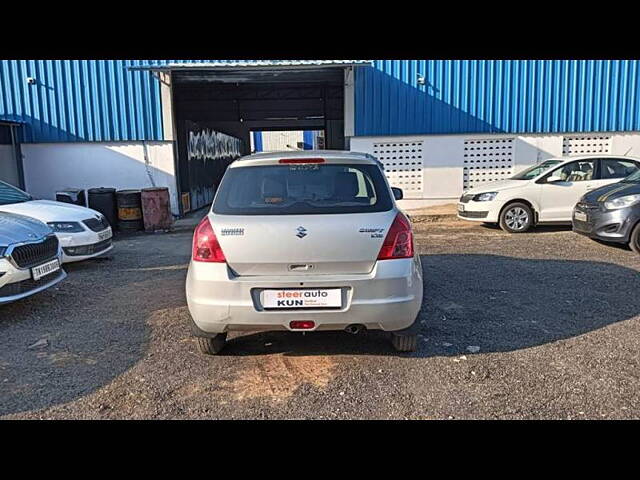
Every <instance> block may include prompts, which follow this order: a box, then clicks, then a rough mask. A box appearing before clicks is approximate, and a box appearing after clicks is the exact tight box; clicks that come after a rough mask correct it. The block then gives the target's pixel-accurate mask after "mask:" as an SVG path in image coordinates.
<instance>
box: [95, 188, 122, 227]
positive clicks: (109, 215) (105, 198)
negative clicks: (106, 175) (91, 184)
mask: <svg viewBox="0 0 640 480" xmlns="http://www.w3.org/2000/svg"><path fill="white" fill-rule="evenodd" d="M88 193H89V208H92V209H94V210H97V211H98V212H100V213H101V214H102V215H104V216H105V218H106V219H107V221H108V222H109V224H110V225H111V228H115V227H116V224H117V222H118V211H117V210H116V189H115V188H105V187H101V188H90V189H89V190H88Z"/></svg>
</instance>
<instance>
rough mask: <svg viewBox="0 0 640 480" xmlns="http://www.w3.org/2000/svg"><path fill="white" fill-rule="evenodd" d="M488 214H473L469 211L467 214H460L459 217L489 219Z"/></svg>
mask: <svg viewBox="0 0 640 480" xmlns="http://www.w3.org/2000/svg"><path fill="white" fill-rule="evenodd" d="M488 214H489V212H471V211H468V210H467V211H465V212H458V215H460V216H461V217H466V218H487V215H488Z"/></svg>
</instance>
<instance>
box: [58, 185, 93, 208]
mask: <svg viewBox="0 0 640 480" xmlns="http://www.w3.org/2000/svg"><path fill="white" fill-rule="evenodd" d="M56 202H63V203H72V204H74V205H80V206H82V207H86V206H87V202H86V199H85V195H84V190H82V189H79V188H65V189H64V190H58V191H57V192H56Z"/></svg>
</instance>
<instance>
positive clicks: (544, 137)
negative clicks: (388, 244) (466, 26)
mask: <svg viewBox="0 0 640 480" xmlns="http://www.w3.org/2000/svg"><path fill="white" fill-rule="evenodd" d="M603 134H605V135H609V136H610V137H611V151H610V152H609V153H611V154H615V155H625V154H627V155H634V156H638V157H640V132H608V133H603ZM565 135H571V136H575V135H585V136H586V135H588V134H576V133H566V134H562V133H561V134H533V135H514V134H511V135H509V134H473V133H470V134H463V135H411V136H384V137H352V138H351V139H350V142H349V148H350V150H351V151H356V152H365V153H370V154H372V155H374V156H375V153H374V148H373V144H374V142H392V141H393V142H417V141H421V142H423V146H422V163H423V166H422V175H423V176H422V183H423V193H422V194H421V195H418V196H413V198H409V199H406V200H403V201H401V202H400V204H401V207H402V208H420V207H423V206H430V205H439V204H446V203H452V202H454V201H455V200H457V199H458V198H459V197H460V195H462V192H463V168H464V163H463V160H464V156H463V154H464V142H465V140H467V139H500V138H513V139H514V148H513V164H514V166H513V170H514V173H516V172H518V171H520V170H523V169H525V168H527V167H529V166H532V165H535V164H537V163H540V162H541V161H543V160H545V159H547V158H551V157H562V151H563V150H562V145H563V138H564V136H565Z"/></svg>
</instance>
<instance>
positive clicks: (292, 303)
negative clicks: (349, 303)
mask: <svg viewBox="0 0 640 480" xmlns="http://www.w3.org/2000/svg"><path fill="white" fill-rule="evenodd" d="M262 304H263V306H264V308H331V307H333V308H336V307H338V308H339V307H341V306H342V294H341V291H340V289H339V288H319V289H318V288H309V289H300V290H265V291H264V296H263V302H262Z"/></svg>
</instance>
